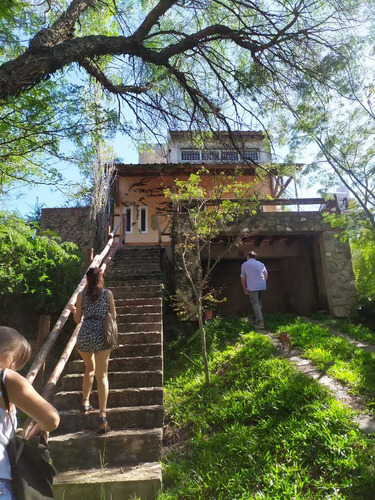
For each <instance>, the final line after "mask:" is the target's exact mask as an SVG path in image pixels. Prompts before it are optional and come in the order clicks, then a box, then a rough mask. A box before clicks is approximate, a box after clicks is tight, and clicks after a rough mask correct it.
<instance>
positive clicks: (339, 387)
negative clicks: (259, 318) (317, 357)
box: [264, 332, 375, 434]
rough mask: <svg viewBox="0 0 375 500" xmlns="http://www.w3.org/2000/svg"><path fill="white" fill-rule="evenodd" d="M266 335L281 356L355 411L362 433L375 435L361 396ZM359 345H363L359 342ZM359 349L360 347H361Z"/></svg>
mask: <svg viewBox="0 0 375 500" xmlns="http://www.w3.org/2000/svg"><path fill="white" fill-rule="evenodd" d="M264 334H265V335H267V337H268V338H269V339H270V340H271V342H272V344H273V345H274V346H275V347H276V349H277V351H278V354H279V355H280V356H282V357H284V358H286V359H289V361H291V362H292V363H293V364H294V365H295V366H296V367H297V369H298V370H299V371H300V372H302V373H304V374H305V375H307V376H308V377H310V378H312V379H314V380H317V381H318V382H319V383H320V384H322V385H323V386H324V387H327V389H329V390H330V391H331V392H332V393H333V395H334V396H335V398H336V399H338V400H339V401H341V402H342V403H344V404H345V405H347V406H348V407H349V408H350V409H352V410H354V411H355V412H356V413H357V416H356V417H355V419H354V420H355V422H356V423H357V424H358V426H359V428H360V429H361V431H362V432H364V433H366V434H371V433H375V418H374V416H373V415H370V414H369V413H367V410H366V407H365V404H364V402H363V399H362V398H361V397H360V396H356V395H354V394H350V393H349V392H348V389H347V387H345V386H344V385H343V384H341V382H339V381H337V380H335V379H333V378H332V377H329V376H328V375H326V374H324V373H323V372H321V371H319V370H317V369H316V368H315V366H314V364H313V363H312V362H311V361H310V360H308V359H306V358H303V357H302V356H303V353H302V351H300V350H299V349H293V350H292V351H291V352H288V351H287V349H285V350H283V349H281V347H280V343H279V341H278V339H277V338H276V337H275V336H274V335H273V334H272V333H270V332H264ZM337 334H339V333H337ZM341 336H344V334H341ZM346 337H347V336H345V338H346ZM348 340H349V338H348ZM351 340H352V339H351ZM355 342H356V343H355V345H357V341H355ZM358 344H362V343H361V342H358ZM363 346H365V347H367V344H363ZM357 347H359V345H358V346H357ZM370 347H372V348H374V351H372V352H375V346H370ZM366 350H369V349H366Z"/></svg>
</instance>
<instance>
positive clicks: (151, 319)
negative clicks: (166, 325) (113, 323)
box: [117, 309, 162, 324]
mask: <svg viewBox="0 0 375 500" xmlns="http://www.w3.org/2000/svg"><path fill="white" fill-rule="evenodd" d="M161 319H162V318H161V310H160V309H159V311H157V312H152V313H146V312H145V311H139V312H138V313H130V314H129V313H128V314H120V313H119V312H118V313H117V323H118V324H120V323H139V324H143V323H161Z"/></svg>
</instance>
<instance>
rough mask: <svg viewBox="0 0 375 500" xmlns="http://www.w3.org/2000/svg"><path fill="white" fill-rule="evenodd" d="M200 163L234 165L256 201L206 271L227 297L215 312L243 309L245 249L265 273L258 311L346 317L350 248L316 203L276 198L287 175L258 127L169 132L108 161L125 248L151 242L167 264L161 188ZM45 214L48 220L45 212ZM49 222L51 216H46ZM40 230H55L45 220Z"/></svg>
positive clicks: (350, 294)
mask: <svg viewBox="0 0 375 500" xmlns="http://www.w3.org/2000/svg"><path fill="white" fill-rule="evenodd" d="M202 166H204V167H205V168H206V169H207V171H208V172H209V173H208V175H207V176H206V177H207V179H209V178H210V175H211V174H212V176H214V175H215V174H217V173H218V172H222V171H224V172H228V173H231V172H234V171H235V170H236V169H237V168H238V167H239V166H240V167H241V176H242V179H243V180H244V181H252V183H253V190H254V191H256V192H257V194H258V196H259V198H260V199H262V202H261V206H260V209H259V211H258V213H257V214H256V215H252V216H249V217H248V220H246V227H247V228H248V231H246V232H245V233H243V240H242V242H243V243H242V246H241V247H240V248H236V249H235V250H233V251H232V252H231V253H229V254H227V255H226V256H225V258H224V259H223V260H222V261H220V263H219V265H218V266H217V267H216V269H215V273H214V274H213V277H212V284H213V285H214V286H218V287H220V288H221V289H223V291H224V294H225V296H226V297H227V301H226V302H224V303H223V304H222V305H221V311H220V312H221V313H222V314H244V313H246V312H247V311H248V310H249V304H248V298H247V297H246V296H245V295H244V294H243V293H242V288H241V284H240V279H239V273H240V267H241V264H242V262H243V261H244V260H245V258H246V253H247V252H248V251H250V250H254V251H256V252H257V253H258V256H259V259H260V260H262V261H263V262H264V263H265V264H266V266H267V269H268V272H269V280H268V288H267V292H266V293H265V294H264V296H263V308H264V310H265V311H266V312H276V311H278V312H293V313H297V314H309V313H311V312H313V311H319V310H327V311H329V312H330V313H331V314H332V315H333V316H338V317H340V316H347V315H349V314H350V312H351V310H352V308H353V305H354V304H355V302H356V290H355V283H354V275H353V270H352V263H351V255H350V248H349V246H348V244H346V243H342V242H340V240H339V239H338V238H337V237H336V230H335V229H333V228H332V227H330V226H329V225H328V224H326V223H325V222H324V219H323V217H322V211H321V210H319V209H321V208H322V207H323V206H324V200H322V199H321V198H316V199H281V198H280V196H281V195H282V194H284V193H285V189H286V187H287V186H288V184H289V183H290V182H291V181H292V176H287V177H285V176H278V170H277V167H275V165H274V164H273V163H272V158H271V154H270V150H269V148H268V147H267V140H266V138H265V135H264V133H263V132H257V131H247V132H231V133H229V132H216V133H215V134H208V133H207V134H194V133H191V132H186V131H170V132H169V135H168V140H167V142H166V144H163V145H157V146H153V147H149V148H145V149H144V150H143V151H142V152H140V155H139V163H138V164H125V163H118V164H116V171H115V179H114V182H113V185H112V195H111V197H112V200H111V201H112V202H111V214H110V224H111V227H113V225H114V224H115V223H116V221H117V220H118V217H119V216H120V215H121V214H125V215H126V239H125V241H126V245H127V246H129V247H130V246H136V247H137V246H144V247H149V246H159V247H160V253H161V256H162V262H163V266H164V269H165V270H167V269H168V270H170V269H173V263H174V256H173V252H174V250H173V238H172V235H171V230H170V226H171V217H172V215H171V210H170V203H169V200H168V199H166V197H165V195H164V189H165V188H166V187H173V183H174V180H175V179H176V178H178V179H187V178H188V176H189V175H190V173H192V172H195V171H197V170H198V169H200V168H201V167H202ZM208 182H209V181H208ZM227 196H228V197H230V195H229V194H228V195H227ZM302 205H304V206H309V208H308V210H306V209H305V210H304V211H302ZM49 210H51V209H49ZM54 210H59V209H54ZM65 210H67V209H65ZM46 215H48V218H49V220H51V221H52V215H53V214H52V213H49V214H47V212H46ZM57 219H58V216H57V213H56V214H55V215H54V221H55V222H56V221H57ZM42 224H43V212H42ZM60 225H61V221H60ZM51 226H52V227H51ZM44 227H49V228H50V229H54V230H57V232H59V229H58V228H57V227H56V226H54V225H53V224H49V222H48V220H47V218H45V222H44ZM233 231H236V227H235V226H234V227H233ZM214 251H215V249H214ZM172 281H173V280H172ZM172 288H173V286H172Z"/></svg>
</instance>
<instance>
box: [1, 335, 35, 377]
mask: <svg viewBox="0 0 375 500" xmlns="http://www.w3.org/2000/svg"><path fill="white" fill-rule="evenodd" d="M0 352H1V353H4V354H13V366H12V368H13V369H14V370H21V369H22V368H23V367H24V366H25V365H26V363H27V362H28V361H29V359H30V355H31V346H30V344H29V343H28V341H27V340H26V339H25V337H24V336H23V335H21V334H20V333H18V332H17V330H14V328H9V327H8V326H0Z"/></svg>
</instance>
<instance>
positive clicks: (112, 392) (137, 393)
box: [53, 387, 163, 410]
mask: <svg viewBox="0 0 375 500" xmlns="http://www.w3.org/2000/svg"><path fill="white" fill-rule="evenodd" d="M53 403H54V406H56V408H57V409H58V410H79V409H80V408H81V404H82V391H60V392H58V393H56V394H55V397H54V400H53ZM90 403H91V404H92V406H93V407H94V408H98V407H99V406H98V392H97V391H92V393H91V397H90ZM162 404H163V389H162V387H138V388H135V387H130V388H128V389H111V388H110V389H109V394H108V406H107V408H119V407H123V406H148V405H151V406H154V405H162Z"/></svg>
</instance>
